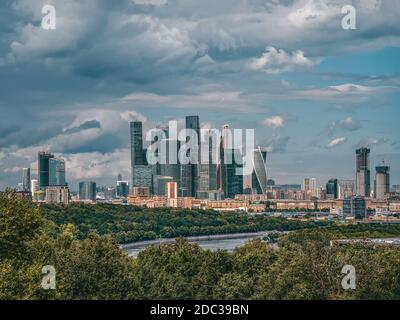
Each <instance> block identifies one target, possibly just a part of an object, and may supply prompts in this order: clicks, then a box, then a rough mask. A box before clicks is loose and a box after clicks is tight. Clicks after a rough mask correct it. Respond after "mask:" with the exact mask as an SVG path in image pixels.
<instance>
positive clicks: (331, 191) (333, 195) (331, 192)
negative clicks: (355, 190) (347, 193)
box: [326, 179, 339, 199]
mask: <svg viewBox="0 0 400 320" xmlns="http://www.w3.org/2000/svg"><path fill="white" fill-rule="evenodd" d="M338 196H339V187H338V179H330V180H329V181H328V183H327V184H326V197H327V198H328V199H338Z"/></svg>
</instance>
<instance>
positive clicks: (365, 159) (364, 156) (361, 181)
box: [356, 147, 371, 197]
mask: <svg viewBox="0 0 400 320" xmlns="http://www.w3.org/2000/svg"><path fill="white" fill-rule="evenodd" d="M370 153H371V150H370V149H368V148H364V147H363V148H360V149H357V150H356V156H357V161H356V194H357V195H358V196H362V197H370V195H371V171H370V167H369V156H370Z"/></svg>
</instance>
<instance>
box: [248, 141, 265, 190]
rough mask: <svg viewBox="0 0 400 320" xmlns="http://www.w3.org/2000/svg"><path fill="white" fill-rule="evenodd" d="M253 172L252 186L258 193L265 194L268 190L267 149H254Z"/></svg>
mask: <svg viewBox="0 0 400 320" xmlns="http://www.w3.org/2000/svg"><path fill="white" fill-rule="evenodd" d="M252 158H253V173H252V175H251V181H252V188H253V189H255V190H257V193H258V194H265V191H266V190H267V165H266V161H267V150H266V149H265V148H261V147H258V148H257V149H255V150H253V157H252Z"/></svg>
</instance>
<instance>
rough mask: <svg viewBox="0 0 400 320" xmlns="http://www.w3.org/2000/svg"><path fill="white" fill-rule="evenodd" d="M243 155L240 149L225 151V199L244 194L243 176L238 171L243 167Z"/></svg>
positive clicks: (222, 163)
mask: <svg viewBox="0 0 400 320" xmlns="http://www.w3.org/2000/svg"><path fill="white" fill-rule="evenodd" d="M242 159H243V158H242V153H241V151H240V150H239V149H224V150H223V157H222V158H221V160H222V161H221V182H222V188H221V190H223V192H224V197H225V198H234V197H235V195H237V194H243V175H242V174H239V173H238V172H237V171H238V170H239V169H240V168H242V167H243V164H242V162H243V161H242Z"/></svg>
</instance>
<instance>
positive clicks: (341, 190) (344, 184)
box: [338, 180, 356, 199]
mask: <svg viewBox="0 0 400 320" xmlns="http://www.w3.org/2000/svg"><path fill="white" fill-rule="evenodd" d="M355 185H356V182H355V181H354V180H339V181H338V198H339V199H344V198H348V197H352V196H354V194H355Z"/></svg>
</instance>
